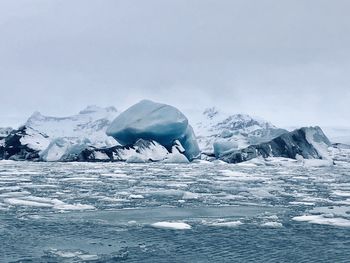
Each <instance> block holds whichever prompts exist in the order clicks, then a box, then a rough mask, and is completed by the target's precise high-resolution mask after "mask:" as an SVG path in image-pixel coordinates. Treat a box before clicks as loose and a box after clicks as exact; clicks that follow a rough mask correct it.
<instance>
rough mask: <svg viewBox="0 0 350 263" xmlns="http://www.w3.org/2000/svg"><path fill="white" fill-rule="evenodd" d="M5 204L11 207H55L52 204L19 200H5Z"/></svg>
mask: <svg viewBox="0 0 350 263" xmlns="http://www.w3.org/2000/svg"><path fill="white" fill-rule="evenodd" d="M4 202H5V203H7V204H10V205H18V206H35V207H52V206H53V205H52V204H50V203H42V202H36V201H30V200H24V199H19V198H7V199H5V200H4Z"/></svg>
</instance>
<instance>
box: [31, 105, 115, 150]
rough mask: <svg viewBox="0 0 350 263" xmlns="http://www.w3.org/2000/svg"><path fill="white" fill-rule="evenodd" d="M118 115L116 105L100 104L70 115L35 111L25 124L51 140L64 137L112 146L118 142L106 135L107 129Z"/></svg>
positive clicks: (99, 145)
mask: <svg viewBox="0 0 350 263" xmlns="http://www.w3.org/2000/svg"><path fill="white" fill-rule="evenodd" d="M117 115H118V111H117V110H116V109H115V108H114V107H107V108H101V107H98V106H88V107H87V108H85V109H84V110H82V111H80V112H79V113H78V114H76V115H73V116H68V117H51V116H45V115H42V114H41V113H40V112H35V113H33V114H32V116H30V118H29V119H28V120H27V122H26V123H25V125H24V126H26V127H29V128H31V129H34V130H36V131H38V132H40V133H43V134H46V135H47V136H48V137H49V138H50V139H51V141H53V140H55V139H58V138H64V139H66V140H69V141H77V140H79V141H84V142H86V143H88V144H90V145H93V146H95V147H110V146H114V145H116V144H118V143H117V142H116V141H115V140H114V139H113V138H112V137H110V136H107V135H106V129H107V128H108V126H109V125H110V123H111V122H112V120H113V119H114V118H115V117H116V116H117Z"/></svg>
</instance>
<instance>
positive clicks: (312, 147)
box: [220, 127, 331, 163]
mask: <svg viewBox="0 0 350 263" xmlns="http://www.w3.org/2000/svg"><path fill="white" fill-rule="evenodd" d="M329 146H331V143H330V141H329V140H328V138H327V137H326V136H325V134H324V133H323V131H322V130H321V128H320V127H305V128H301V129H297V130H294V131H292V132H287V133H284V134H282V135H280V136H278V137H277V138H275V139H273V140H271V141H269V142H265V143H261V144H257V145H251V146H248V147H246V148H244V149H241V150H235V151H232V152H229V153H226V154H225V155H223V156H221V157H220V159H221V160H223V161H225V162H228V163H239V162H244V161H248V160H251V159H253V158H256V157H259V156H261V157H263V158H267V157H285V158H292V159H297V158H305V159H327V158H330V157H329V156H327V147H329Z"/></svg>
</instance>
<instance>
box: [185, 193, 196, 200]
mask: <svg viewBox="0 0 350 263" xmlns="http://www.w3.org/2000/svg"><path fill="white" fill-rule="evenodd" d="M198 198H199V194H197V193H192V192H185V193H184V194H183V196H182V199H183V200H191V199H198Z"/></svg>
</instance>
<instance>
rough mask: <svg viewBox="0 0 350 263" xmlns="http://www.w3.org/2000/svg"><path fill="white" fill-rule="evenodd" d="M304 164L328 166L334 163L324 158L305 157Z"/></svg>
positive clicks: (307, 165)
mask: <svg viewBox="0 0 350 263" xmlns="http://www.w3.org/2000/svg"><path fill="white" fill-rule="evenodd" d="M303 165H304V167H328V166H332V165H333V161H331V160H323V159H304V161H303Z"/></svg>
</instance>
